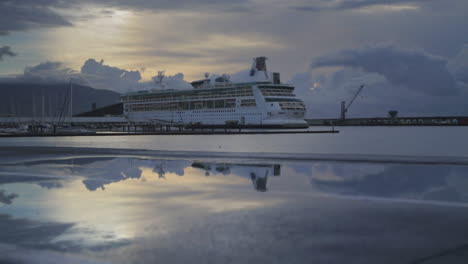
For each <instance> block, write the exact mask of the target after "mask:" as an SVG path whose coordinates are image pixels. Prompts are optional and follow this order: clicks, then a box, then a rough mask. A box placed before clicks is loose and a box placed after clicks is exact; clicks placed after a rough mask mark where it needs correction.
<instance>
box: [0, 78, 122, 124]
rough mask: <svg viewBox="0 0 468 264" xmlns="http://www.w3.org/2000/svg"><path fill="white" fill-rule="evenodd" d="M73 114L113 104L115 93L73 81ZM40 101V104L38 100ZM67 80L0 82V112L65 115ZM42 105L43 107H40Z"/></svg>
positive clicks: (66, 111) (66, 113)
mask: <svg viewBox="0 0 468 264" xmlns="http://www.w3.org/2000/svg"><path fill="white" fill-rule="evenodd" d="M72 90H73V114H78V113H82V112H87V111H90V110H91V109H92V104H93V103H95V104H96V107H98V108H99V107H103V106H106V105H110V104H115V103H116V102H118V100H119V94H118V93H116V92H113V91H109V90H99V89H94V88H91V87H88V86H82V85H77V84H73V89H72ZM42 102H44V104H43V103H42ZM69 102H70V84H68V83H58V84H42V83H17V82H12V83H7V82H0V114H1V115H8V114H12V115H14V116H36V117H39V116H41V115H42V109H44V115H45V116H58V115H60V113H61V112H62V114H63V115H69V114H70V112H69V109H70V108H69ZM43 105H44V107H43Z"/></svg>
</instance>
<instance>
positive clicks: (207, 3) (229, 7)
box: [85, 0, 251, 12]
mask: <svg viewBox="0 0 468 264" xmlns="http://www.w3.org/2000/svg"><path fill="white" fill-rule="evenodd" d="M85 1H87V2H90V3H94V4H98V5H104V6H107V7H116V8H127V9H134V10H165V11H167V10H179V11H181V10H190V11H193V10H198V11H200V10H201V11H208V10H221V11H225V12H245V11H248V9H246V8H244V5H246V4H249V3H250V2H251V1H250V0H237V1H228V0H225V1H222V0H221V1H220V0H199V1H193V0H172V1H165V0H162V1H148V0H134V1H126V0H98V1H97V0H85Z"/></svg>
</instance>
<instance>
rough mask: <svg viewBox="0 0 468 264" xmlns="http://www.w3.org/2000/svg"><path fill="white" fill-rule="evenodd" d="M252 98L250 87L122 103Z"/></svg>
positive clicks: (146, 96)
mask: <svg viewBox="0 0 468 264" xmlns="http://www.w3.org/2000/svg"><path fill="white" fill-rule="evenodd" d="M244 96H253V91H252V88H251V87H240V88H229V89H223V90H221V91H219V90H215V91H197V92H193V93H192V94H179V95H177V94H141V95H140V94H138V95H128V96H123V97H122V101H124V102H128V101H143V102H146V101H156V102H158V101H180V100H197V99H210V98H223V97H244Z"/></svg>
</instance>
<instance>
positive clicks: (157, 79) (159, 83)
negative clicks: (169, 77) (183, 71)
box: [153, 71, 166, 89]
mask: <svg viewBox="0 0 468 264" xmlns="http://www.w3.org/2000/svg"><path fill="white" fill-rule="evenodd" d="M165 72H166V71H158V75H157V76H154V77H153V81H154V83H155V84H156V86H157V87H159V88H161V89H164V87H165V85H164V83H163V79H164V77H165V76H164V73H165Z"/></svg>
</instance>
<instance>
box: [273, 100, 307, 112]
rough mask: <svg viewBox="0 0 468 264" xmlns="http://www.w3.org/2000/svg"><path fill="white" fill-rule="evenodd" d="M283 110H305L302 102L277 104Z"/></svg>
mask: <svg viewBox="0 0 468 264" xmlns="http://www.w3.org/2000/svg"><path fill="white" fill-rule="evenodd" d="M279 105H280V107H281V109H283V110H305V105H304V104H303V103H302V102H291V103H279Z"/></svg>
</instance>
